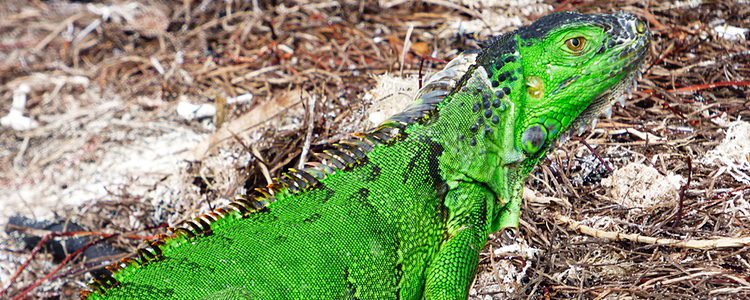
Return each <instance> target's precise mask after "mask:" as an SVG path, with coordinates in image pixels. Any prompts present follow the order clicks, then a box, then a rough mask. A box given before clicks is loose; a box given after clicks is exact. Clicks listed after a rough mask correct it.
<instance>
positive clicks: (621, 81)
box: [84, 13, 649, 300]
mask: <svg viewBox="0 0 750 300" xmlns="http://www.w3.org/2000/svg"><path fill="white" fill-rule="evenodd" d="M648 39H649V32H648V29H647V28H646V25H645V24H644V23H643V22H642V21H639V20H638V19H636V18H635V17H634V16H632V15H629V14H624V13H619V14H614V15H583V14H577V13H559V14H553V15H549V16H546V17H543V18H541V19H539V20H538V21H536V22H535V23H533V24H532V25H530V26H527V27H522V28H520V29H518V30H516V31H514V32H512V33H508V34H505V35H502V36H499V37H497V38H495V39H493V40H491V41H488V42H487V43H486V45H485V46H484V47H483V48H482V49H481V51H479V52H476V53H465V54H463V55H460V56H459V57H458V58H456V59H455V60H453V61H452V62H451V63H449V64H448V66H446V68H445V69H444V70H443V71H441V72H439V73H437V74H436V75H435V76H433V77H432V79H431V80H430V81H429V82H427V83H426V84H425V86H424V87H423V88H422V89H421V90H420V92H419V95H418V97H417V99H416V101H417V103H415V104H414V105H413V106H412V107H411V108H409V109H408V110H406V111H404V112H402V113H400V114H397V115H395V116H393V117H392V118H391V119H390V120H388V121H386V122H385V123H383V124H382V125H380V126H379V127H378V128H376V129H374V130H372V131H370V132H367V133H366V134H364V135H363V139H362V140H356V141H346V142H342V143H340V144H337V145H334V146H333V148H332V149H331V150H329V151H326V153H324V154H323V158H324V160H325V164H324V165H320V166H316V167H311V168H308V169H304V170H290V171H289V172H288V173H287V174H285V175H284V176H283V177H282V178H280V179H279V180H278V182H277V183H276V184H275V187H274V188H273V189H272V190H269V191H267V192H268V193H269V194H268V195H265V196H258V197H252V196H247V195H245V196H239V197H238V199H237V200H236V201H235V202H233V203H231V204H230V205H229V206H227V207H225V208H222V209H217V210H215V211H213V212H212V213H210V214H207V215H204V216H201V217H200V218H197V219H196V220H195V221H192V222H188V223H187V224H185V225H184V226H182V227H180V228H178V229H176V230H175V233H174V234H173V236H172V237H169V238H167V239H165V240H163V241H158V242H153V243H151V244H150V245H149V246H147V247H145V248H142V249H140V250H139V251H138V253H137V254H136V255H134V256H133V258H131V259H128V260H126V261H123V262H121V263H118V264H115V265H114V266H113V268H112V269H113V270H114V271H115V272H114V273H113V275H111V276H104V277H99V278H95V279H94V283H93V284H92V285H91V286H92V291H91V292H90V294H89V293H84V295H87V296H88V297H89V298H90V299H103V298H106V299H160V300H161V299H466V298H467V295H468V291H469V287H470V284H471V282H472V278H473V276H474V274H475V271H476V268H477V264H478V257H479V252H480V251H481V249H482V248H483V246H484V244H485V242H486V241H487V238H488V235H489V234H490V233H493V232H496V231H498V230H499V229H501V228H504V227H510V226H516V225H517V224H518V218H519V209H520V202H521V195H520V194H521V191H522V187H523V183H524V180H525V178H526V177H527V175H528V174H529V172H530V171H532V169H533V168H534V166H535V165H536V164H537V163H538V162H539V160H540V159H541V158H542V157H544V155H545V154H546V152H547V151H548V150H549V148H550V146H551V145H553V143H554V142H555V141H556V140H557V138H558V137H560V136H561V135H562V134H563V133H564V132H566V131H568V130H569V129H571V128H574V127H577V126H580V125H581V124H584V123H586V122H588V121H589V120H592V119H593V118H595V117H597V116H598V115H599V113H600V112H601V111H603V110H604V109H605V108H607V107H609V106H610V105H611V103H612V100H613V99H614V98H615V97H614V96H616V95H617V94H619V93H621V92H622V90H623V89H624V87H625V86H626V85H627V84H628V83H629V82H630V80H632V77H633V73H634V71H635V70H636V69H637V68H638V67H639V66H640V64H641V63H642V61H643V59H644V57H645V53H646V50H647V46H648V43H649V42H648Z"/></svg>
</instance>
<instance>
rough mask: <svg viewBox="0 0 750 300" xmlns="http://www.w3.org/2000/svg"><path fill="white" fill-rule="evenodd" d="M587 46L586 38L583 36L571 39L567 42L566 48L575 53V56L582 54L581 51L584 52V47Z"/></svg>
mask: <svg viewBox="0 0 750 300" xmlns="http://www.w3.org/2000/svg"><path fill="white" fill-rule="evenodd" d="M585 45H586V38H584V37H582V36H578V37H574V38H570V39H568V40H567V41H565V46H566V47H568V49H570V51H573V53H574V54H580V53H581V51H583V46H585Z"/></svg>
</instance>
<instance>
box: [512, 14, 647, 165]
mask: <svg viewBox="0 0 750 300" xmlns="http://www.w3.org/2000/svg"><path fill="white" fill-rule="evenodd" d="M649 37H650V34H649V31H648V28H647V27H646V24H645V23H644V22H643V21H641V20H639V19H637V18H636V17H634V16H633V15H630V14H625V13H619V14H613V15H583V14H576V13H560V14H553V15H548V16H546V17H543V18H541V19H539V20H538V21H537V22H535V23H534V24H533V25H531V26H529V27H526V28H523V29H522V30H519V31H518V32H517V34H516V35H515V36H514V39H515V46H516V52H517V53H518V55H517V56H518V57H520V59H519V60H518V61H519V63H520V66H519V67H520V70H521V72H522V73H523V75H522V78H523V81H524V90H525V91H523V95H522V97H520V96H519V97H514V98H512V101H514V104H515V107H516V108H517V110H516V123H515V130H514V134H515V145H516V146H517V147H518V148H519V149H520V150H522V151H523V152H524V153H525V154H526V155H527V156H528V157H529V159H534V158H538V157H541V156H542V155H544V153H545V152H546V150H547V149H549V147H550V145H552V144H553V143H554V141H555V140H557V138H558V137H560V135H561V134H562V133H563V132H564V131H566V130H567V129H570V128H571V127H578V126H584V125H585V124H586V123H587V122H589V121H591V120H592V119H594V118H596V117H597V116H598V115H599V113H601V112H602V111H603V110H604V109H606V108H608V107H609V106H611V105H612V101H613V100H614V99H615V98H616V97H614V96H616V95H618V94H621V93H622V91H623V89H624V87H625V86H626V85H627V84H630V82H631V81H632V76H633V73H634V71H635V70H636V69H637V68H638V67H640V65H641V63H642V61H643V59H644V57H645V53H646V50H647V47H648V43H649Z"/></svg>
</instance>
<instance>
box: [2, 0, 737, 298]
mask: <svg viewBox="0 0 750 300" xmlns="http://www.w3.org/2000/svg"><path fill="white" fill-rule="evenodd" d="M193 2H199V1H193ZM237 2H241V1H237ZM253 2H254V1H248V2H247V3H245V2H241V3H232V4H227V3H226V2H224V1H219V2H217V3H213V2H209V1H203V2H201V3H192V4H190V5H187V4H185V3H188V1H185V2H182V1H161V2H158V3H156V4H148V5H145V4H140V6H128V4H127V2H121V1H116V2H115V3H116V5H120V6H118V7H117V9H116V10H113V12H114V13H111V14H110V18H109V19H108V20H106V21H102V20H103V18H102V11H103V10H102V8H103V7H105V6H104V5H99V4H96V5H93V6H87V5H86V4H79V3H78V2H75V3H68V2H26V1H4V2H3V3H2V4H0V11H2V12H1V13H0V17H1V18H0V99H11V98H12V94H13V92H14V90H15V89H17V87H18V86H19V84H22V83H29V84H31V85H32V91H31V93H30V94H29V96H28V99H29V100H28V102H27V104H26V110H25V114H26V115H27V116H32V117H34V118H35V119H36V120H37V121H38V122H39V127H38V128H36V129H33V130H30V131H15V130H10V129H8V128H4V127H3V128H2V131H0V202H8V203H3V204H4V205H5V206H6V207H11V209H10V210H8V212H7V213H6V214H7V215H10V213H16V212H18V213H21V214H26V215H30V214H34V213H36V214H40V213H42V212H46V215H45V217H48V218H53V219H56V220H70V221H73V222H75V223H77V224H80V225H82V226H84V227H85V228H88V229H89V230H93V231H94V233H93V234H94V235H96V236H102V235H108V234H116V236H112V237H110V238H109V239H108V240H106V241H105V243H107V244H111V245H113V246H114V247H115V248H117V249H124V250H126V251H130V250H132V249H134V248H135V247H137V246H138V245H140V244H141V241H142V240H143V239H145V238H149V237H153V235H155V234H158V233H161V232H164V231H163V230H164V229H163V228H160V227H159V226H158V225H160V224H163V223H165V222H169V223H171V224H174V222H177V221H179V220H183V219H184V218H185V216H188V215H190V214H194V213H197V212H199V211H205V210H206V209H208V208H209V207H212V206H215V205H218V204H220V203H224V202H225V201H226V198H227V197H231V196H232V195H234V194H235V193H237V192H238V191H241V190H243V189H245V188H252V187H254V186H258V185H264V184H266V182H267V180H268V179H267V178H268V177H269V176H275V175H278V174H279V172H280V171H282V170H283V169H284V168H287V167H292V166H295V165H296V164H297V163H298V162H299V160H300V156H301V155H302V153H303V151H302V149H304V148H306V147H305V145H306V141H307V142H308V143H309V145H310V146H309V148H310V149H311V150H312V151H315V150H317V149H320V147H321V146H322V145H323V144H325V143H327V142H331V141H335V140H337V139H339V138H342V137H344V136H346V135H348V134H350V133H352V132H355V131H361V130H363V129H364V127H365V126H367V125H366V123H364V122H363V121H364V120H365V119H366V117H367V116H365V115H364V112H365V111H366V109H367V108H368V107H369V106H370V104H371V103H370V101H366V100H362V99H363V98H364V97H363V95H364V92H365V91H367V90H369V89H370V88H372V87H373V85H374V83H375V80H374V79H373V78H372V77H371V76H370V74H382V73H384V72H390V73H395V74H396V75H409V74H411V75H413V74H417V73H418V70H419V65H420V62H421V61H422V60H421V59H420V57H423V56H426V55H430V54H433V53H434V54H435V55H436V57H437V58H439V59H442V60H449V59H450V58H452V57H453V56H454V55H455V54H456V53H457V52H458V50H460V49H466V48H470V47H473V46H475V45H476V41H475V40H473V39H472V37H470V36H468V35H464V34H458V33H456V27H452V26H453V25H455V24H458V23H457V22H455V21H456V20H464V21H469V20H472V19H476V18H487V19H485V20H484V21H485V22H484V24H486V27H487V28H493V29H495V30H497V29H498V28H496V26H502V24H506V23H507V24H513V21H508V20H507V19H502V18H501V17H502V16H497V15H492V17H491V18H490V17H488V16H489V14H488V13H484V12H485V11H489V10H494V11H500V12H502V13H504V14H505V15H504V16H508V15H517V16H518V17H519V21H520V22H522V23H529V22H531V21H533V20H534V19H536V18H538V17H539V16H540V14H542V12H543V11H544V9H543V8H541V9H539V10H533V9H532V10H530V11H529V10H528V9H527V10H526V11H522V8H523V7H527V8H528V7H530V6H528V5H520V6H518V5H516V6H513V5H510V6H508V5H506V4H502V5H500V6H502V8H497V7H496V8H482V7H481V5H478V4H472V5H466V4H461V3H460V2H457V1H418V2H416V3H411V2H409V3H402V1H382V2H381V3H380V4H378V3H374V2H373V3H370V2H366V1H329V2H314V1H309V2H308V1H300V2H293V3H289V4H287V5H285V6H281V5H279V6H270V5H268V4H264V3H261V4H260V5H259V6H258V7H255V6H254V5H253V4H252V3H253ZM491 2H492V1H486V3H491ZM521 2H523V1H521ZM687 2H688V1H685V3H687ZM704 2H707V3H706V4H702V5H699V6H697V7H690V6H688V5H687V4H682V5H675V3H672V2H670V3H650V4H644V3H641V2H637V1H616V3H611V4H604V3H603V2H600V1H562V2H560V3H558V2H554V3H552V2H550V3H549V5H550V8H553V9H554V10H576V11H581V12H611V11H617V10H625V11H629V12H633V13H636V14H638V15H641V16H643V17H644V19H646V20H648V21H649V23H650V27H651V29H652V31H653V33H654V41H653V43H652V49H651V51H650V55H651V57H650V59H649V60H648V62H650V63H648V64H647V66H646V68H645V72H644V77H643V79H642V80H640V81H639V86H640V89H639V90H637V91H636V92H635V93H634V96H633V98H632V99H629V100H628V101H627V104H626V105H625V107H623V108H620V107H617V108H616V109H615V111H614V114H613V117H612V118H611V119H602V120H600V121H599V123H598V126H597V129H596V130H593V131H589V132H587V133H586V134H585V135H584V136H583V137H581V138H576V139H574V140H572V141H569V142H568V143H566V144H564V145H562V146H560V147H558V149H557V150H556V151H555V153H554V154H552V155H550V157H549V159H547V160H546V161H545V162H544V163H543V165H542V166H541V167H540V168H538V170H537V172H536V173H535V174H534V176H533V178H532V179H531V180H529V183H528V186H529V187H531V188H532V189H534V190H536V191H537V192H538V193H539V195H540V196H547V197H552V198H547V199H548V200H550V201H548V203H545V204H540V203H539V202H533V201H527V202H526V207H524V210H523V217H522V218H523V222H522V226H521V228H520V230H519V231H518V232H517V233H516V234H515V236H514V237H510V238H509V237H508V236H507V234H506V235H505V237H503V235H498V236H497V237H496V238H493V240H492V241H491V242H490V243H489V245H488V248H487V250H488V251H484V252H483V255H482V259H481V264H480V274H479V277H478V279H477V282H476V283H475V286H474V287H473V290H472V297H474V298H477V299H485V298H488V297H489V298H545V299H546V298H562V299H567V298H587V299H588V298H592V299H603V298H608V299H620V298H659V299H665V298H678V299H705V298H709V297H716V298H726V299H741V298H748V297H750V283H748V282H750V276H748V274H750V252H749V251H748V250H750V247H744V248H732V249H711V250H687V249H683V248H677V247H672V246H654V245H649V244H641V243H634V242H624V241H612V240H608V239H601V238H593V237H589V236H587V235H582V234H580V233H577V232H574V231H571V230H569V229H568V228H567V226H564V225H562V224H560V223H559V221H556V220H555V216H556V214H557V213H559V214H562V215H565V216H569V217H570V218H572V219H574V220H578V221H579V222H581V223H582V224H584V225H589V226H592V227H594V228H597V229H600V230H608V231H617V232H621V233H630V234H638V235H642V236H648V237H656V238H669V239H676V240H689V239H711V238H716V237H740V236H750V225H748V224H750V222H748V221H750V186H748V183H742V182H740V181H738V180H736V179H735V178H734V177H732V176H731V175H730V174H727V173H720V172H718V171H717V167H715V166H709V165H706V164H703V163H701V160H702V158H703V157H704V156H705V154H706V153H707V152H708V151H709V150H711V149H713V148H715V147H716V145H718V144H719V143H720V141H722V139H723V138H724V135H725V131H726V124H727V123H728V122H729V121H733V120H737V119H748V117H750V100H748V99H749V98H750V97H748V96H749V94H750V93H749V92H748V88H747V85H748V80H750V79H749V78H750V63H749V62H750V61H749V60H748V56H750V49H749V48H750V47H749V46H748V42H747V40H741V41H730V40H727V39H724V38H720V37H717V35H716V33H715V32H714V31H713V27H714V26H715V20H717V19H723V20H725V22H726V23H727V24H729V25H733V26H737V27H741V28H750V21H748V20H750V7H748V5H746V4H740V3H739V2H740V1H723V2H721V1H704ZM386 7H388V10H387V11H386ZM540 7H541V6H540ZM127 11H130V12H131V13H130V14H123V13H122V12H127ZM522 13H526V14H522ZM501 19H502V20H505V21H502V20H501ZM501 21H502V22H501ZM493 22H494V23H493ZM503 22H506V23H503ZM498 24H500V25H498ZM509 29H511V28H506V30H509ZM487 33H488V30H484V31H481V32H478V35H479V36H480V37H482V38H486V37H487ZM407 35H408V36H409V38H408V39H407V38H406V37H407ZM745 37H747V34H745ZM405 40H408V41H409V42H408V43H406V44H405V43H404V41H405ZM405 46H406V47H405ZM405 49H406V50H405ZM424 64H425V66H426V69H428V70H429V69H433V68H437V67H440V66H441V64H440V63H439V62H432V61H425V62H424ZM73 76H82V77H85V78H86V79H88V81H89V82H88V83H86V84H75V83H71V82H70V80H71V78H73ZM717 82H724V84H722V85H723V86H710V85H708V84H711V83H717ZM248 93H249V94H252V95H253V100H251V101H250V102H248V103H242V104H233V105H227V106H222V107H226V109H219V111H218V113H217V118H216V119H215V120H204V121H203V122H200V121H185V120H182V119H181V118H180V117H179V116H177V114H175V113H174V110H175V107H176V106H177V103H178V102H179V101H180V99H187V100H188V101H190V102H192V103H216V102H218V103H221V101H222V100H221V99H226V98H232V97H237V96H239V95H245V94H248ZM281 95H284V96H281ZM312 97H315V98H316V99H317V101H316V105H315V106H314V110H313V109H310V107H311V106H310V104H311V101H310V99H311V98H312ZM282 98H283V99H282ZM378 100H379V99H374V100H372V101H378ZM285 101H286V102H285ZM276 103H287V104H289V103H296V105H292V106H291V108H290V109H285V110H283V112H284V113H282V114H281V116H267V118H268V119H263V120H261V121H264V122H258V120H250V121H247V122H246V123H242V124H240V125H237V122H238V120H243V116H246V115H252V114H253V113H257V112H258V111H259V109H261V108H262V107H264V105H266V106H273V105H274V104H276ZM285 107H286V106H285ZM9 109H10V101H9V100H4V101H0V112H2V114H4V113H5V112H7V111H8V110H9ZM264 111H265V110H264ZM311 121H313V122H311ZM256 123H257V124H256ZM248 124H252V126H250V125H248ZM241 125H247V126H246V127H242V126H241ZM232 126H240V127H232ZM217 127H222V128H244V129H246V130H245V131H243V132H236V131H231V132H229V134H225V135H223V136H221V138H222V139H223V140H224V142H223V143H221V144H219V145H218V146H217V147H214V148H213V149H212V151H210V152H208V153H203V152H202V153H199V154H197V155H196V154H195V153H193V151H194V150H195V147H198V145H199V144H200V143H201V142H204V141H207V140H210V139H211V134H212V132H214V131H216V128H217ZM625 129H627V130H629V133H625V132H623V130H625ZM308 132H312V133H309V134H308ZM639 132H640V133H641V134H638V133H639ZM646 134H649V135H650V136H649V138H646V139H644V138H643V137H644V136H646ZM165 136H172V139H170V140H169V141H168V143H167V144H165V145H177V146H179V147H177V146H176V148H175V149H173V152H168V153H165V154H159V155H158V158H163V157H162V156H164V157H165V158H166V159H167V160H164V161H162V160H158V161H159V162H160V163H163V164H164V165H165V166H163V167H160V168H154V169H145V171H143V170H142V172H143V173H138V174H139V175H138V176H137V177H127V176H125V177H123V178H120V177H122V176H120V175H117V174H120V173H117V172H119V171H118V170H119V169H118V168H120V167H121V166H120V165H118V164H117V163H116V161H117V160H118V159H122V158H123V157H122V156H116V155H114V156H113V155H112V154H111V152H112V149H118V151H123V152H122V153H128V154H126V155H131V156H132V153H133V152H125V150H130V151H135V150H137V149H141V148H147V149H151V150H154V151H156V148H149V147H150V146H151V147H153V145H158V146H159V147H162V144H159V141H163V140H164V139H166V138H165ZM651 137H661V138H662V139H660V140H654V139H651ZM148 138H151V139H148ZM181 143H184V144H181ZM585 144H588V145H590V146H591V147H592V148H593V149H595V150H596V152H597V154H593V153H592V152H591V151H590V150H589V148H588V147H587V146H586V145H585ZM149 151H150V150H149ZM185 153H189V154H190V155H185ZM597 155H598V156H599V158H597V157H596V156H597ZM144 157H148V158H150V159H153V160H154V161H156V160H157V158H154V157H151V156H144ZM112 161H115V162H112ZM105 162H107V163H105ZM602 162H605V163H606V166H604V165H602ZM632 162H640V163H643V164H644V165H646V166H651V167H653V168H655V169H656V170H658V173H660V174H664V175H669V174H671V175H674V176H681V177H682V178H683V181H682V182H681V186H680V187H679V188H678V189H677V191H676V193H677V194H676V195H677V196H676V197H672V198H673V199H672V200H673V201H668V202H667V204H668V205H661V206H655V207H647V208H641V209H634V208H628V207H625V206H623V205H622V204H621V203H620V202H618V201H616V199H613V198H612V194H611V191H610V190H609V188H606V187H604V186H603V185H602V184H601V181H602V178H605V177H609V176H612V175H611V174H612V172H610V171H608V167H609V168H612V169H620V168H621V167H623V166H625V165H628V164H629V163H632ZM109 163H111V164H109ZM130 163H131V164H133V165H137V162H130ZM170 165H172V166H173V167H171V168H170V167H169V166H170ZM131 170H132V169H127V171H123V172H122V174H126V175H127V174H130V175H132V173H128V172H131ZM138 170H141V169H138ZM112 173H114V174H115V175H117V176H120V177H117V176H115V177H114V178H115V179H118V178H119V179H122V180H121V181H122V182H120V183H118V184H117V185H114V186H108V188H107V190H106V191H100V192H98V193H93V192H92V193H91V194H90V195H92V196H86V195H89V194H85V195H84V196H78V199H83V200H85V201H83V202H66V199H61V198H66V197H67V196H66V197H62V196H60V195H77V194H69V193H70V190H71V189H75V188H77V185H76V183H80V182H82V181H86V180H89V178H90V177H92V176H95V177H98V176H101V177H102V178H105V177H106V176H107V174H112ZM93 174H95V175H93ZM688 178H689V179H688ZM87 182H88V181H87ZM108 182H109V183H111V181H106V180H105V182H104V183H108ZM92 184H93V183H92ZM96 184H102V183H101V182H99V183H96ZM34 185H37V186H41V187H43V189H44V190H47V191H46V193H45V191H40V190H38V189H32V188H30V187H29V186H34ZM42 195H43V196H44V199H48V200H49V201H47V200H45V201H42V200H40V199H41V198H40V199H37V198H31V199H28V198H27V197H36V196H42ZM71 197H72V196H71ZM87 197H88V198H87ZM3 198H5V199H3ZM67 198H68V199H67V200H70V199H69V198H70V197H67ZM674 198H676V199H674ZM19 199H21V200H23V201H25V203H20V202H19V201H21V200H19ZM3 200H5V201H3ZM11 202H13V203H11ZM16 202H19V203H16ZM618 203H620V204H618ZM52 210H54V211H55V214H54V215H52V214H51V213H49V212H50V211H52ZM7 215H2V216H3V217H7ZM40 218H41V216H40ZM0 222H3V223H4V222H5V221H4V220H3V221H0ZM144 228H147V229H148V230H145V229H144ZM46 232H48V231H44V230H41V231H35V232H33V233H31V234H35V235H44V233H46ZM15 236H16V234H12V235H2V236H0V240H2V241H3V242H2V246H1V248H0V278H2V280H1V282H2V288H6V287H8V288H9V290H8V294H6V295H4V296H8V295H18V293H20V292H21V291H22V290H23V289H24V288H26V287H29V286H30V285H31V284H32V283H33V282H34V281H36V280H39V279H40V278H43V277H44V276H45V274H49V272H50V271H51V270H53V269H54V268H56V267H58V266H61V267H60V269H59V271H58V272H56V273H54V274H52V275H51V276H50V278H48V279H45V280H41V281H39V283H40V286H39V287H38V288H36V289H33V290H32V291H31V292H30V294H29V295H30V297H33V298H39V297H49V298H71V297H76V295H77V290H78V289H79V288H81V287H82V284H83V283H85V282H86V281H87V278H86V276H85V273H86V271H88V270H91V269H95V268H100V267H101V266H102V265H103V263H102V261H103V260H104V259H113V258H116V257H117V256H113V257H105V258H99V259H95V260H86V261H85V262H83V261H80V260H75V261H71V262H70V263H68V264H65V265H59V261H53V260H52V258H51V256H50V255H47V254H40V255H38V256H36V257H35V258H34V259H33V260H32V261H31V263H30V264H29V266H28V268H26V270H25V271H24V272H22V273H21V275H20V276H19V277H18V278H17V279H16V280H15V281H14V282H13V283H12V284H9V279H10V276H11V275H12V273H13V272H15V270H16V269H17V268H18V266H19V265H20V263H21V262H23V261H25V260H26V259H27V257H29V254H30V252H31V251H30V250H28V249H27V248H25V247H24V245H23V243H22V242H21V241H19V240H18V239H17V238H15ZM514 240H515V241H523V242H522V244H523V245H525V246H524V247H526V248H525V249H532V250H533V251H531V252H534V251H536V252H535V253H536V254H535V255H534V256H533V257H532V256H531V255H522V254H518V253H522V251H515V252H514V251H508V252H507V253H506V252H505V250H502V251H495V250H497V249H509V248H507V247H506V246H508V245H509V244H513V243H512V241H514ZM504 247H505V248H504ZM508 253H510V254H508ZM527 254H528V253H527ZM524 267H528V268H527V269H526V273H525V276H521V277H522V278H520V279H519V281H517V282H515V283H511V284H508V283H505V284H502V285H501V284H499V283H502V282H503V281H504V280H506V279H504V278H503V276H506V275H507V274H505V273H504V272H510V271H503V270H520V269H523V268H524ZM0 297H2V296H0Z"/></svg>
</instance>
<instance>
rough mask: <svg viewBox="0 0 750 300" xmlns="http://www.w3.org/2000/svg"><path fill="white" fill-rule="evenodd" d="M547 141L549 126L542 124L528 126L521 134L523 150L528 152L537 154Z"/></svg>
mask: <svg viewBox="0 0 750 300" xmlns="http://www.w3.org/2000/svg"><path fill="white" fill-rule="evenodd" d="M546 142H547V128H546V127H544V125H542V124H534V125H531V126H529V127H528V128H526V130H524V132H523V134H522V135H521V150H523V152H526V154H530V155H531V154H535V153H537V152H539V150H541V149H542V147H544V144H545V143H546Z"/></svg>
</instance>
